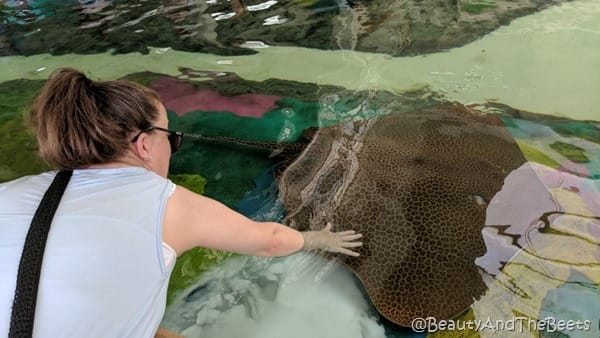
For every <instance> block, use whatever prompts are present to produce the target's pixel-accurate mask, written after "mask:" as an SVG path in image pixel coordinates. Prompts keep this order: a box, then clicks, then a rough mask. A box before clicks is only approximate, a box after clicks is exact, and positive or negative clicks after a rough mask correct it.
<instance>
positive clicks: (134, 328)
mask: <svg viewBox="0 0 600 338" xmlns="http://www.w3.org/2000/svg"><path fill="white" fill-rule="evenodd" d="M55 174H56V172H47V173H43V174H40V175H36V176H27V177H23V178H20V179H17V180H14V181H11V182H7V183H4V184H0V337H6V336H7V335H8V330H9V324H10V315H11V307H12V302H13V297H14V292H15V284H16V276H17V269H18V265H19V259H20V257H21V252H22V250H23V243H24V240H25V236H26V234H27V230H28V229H29V226H30V224H31V219H32V218H33V214H34V213H35V210H36V209H37V207H38V204H39V203H40V201H41V198H42V195H43V194H44V192H45V191H46V189H47V188H48V186H49V185H50V183H51V182H52V180H53V179H54V176H55ZM174 188H175V185H174V184H173V183H172V182H171V181H170V180H168V179H165V178H163V177H160V176H159V175H157V174H155V173H153V172H151V171H149V170H146V169H145V168H141V167H127V168H115V169H86V170H75V171H74V172H73V176H72V178H71V181H70V182H69V185H68V186H67V189H66V191H65V194H64V196H63V198H62V200H61V202H60V205H59V207H58V210H57V211H56V215H55V217H54V220H53V222H52V227H51V229H50V233H49V235H48V242H47V244H46V250H45V253H44V261H43V265H42V271H41V279H40V285H39V290H38V299H37V309H36V317H35V326H34V337H52V338H55V337H102V338H107V337H153V336H154V333H155V332H156V329H157V327H158V325H159V323H160V320H161V318H162V316H163V313H164V309H165V304H166V292H167V285H168V282H169V276H170V274H171V271H172V269H173V266H174V263H175V252H174V251H173V250H172V249H170V248H169V247H168V246H166V245H164V244H163V243H162V223H163V217H164V212H165V205H166V202H167V199H168V198H169V196H170V194H171V193H172V192H173V190H174Z"/></svg>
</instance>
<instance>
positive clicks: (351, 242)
mask: <svg viewBox="0 0 600 338" xmlns="http://www.w3.org/2000/svg"><path fill="white" fill-rule="evenodd" d="M331 227H332V225H331V223H327V226H326V227H325V228H324V229H323V230H319V231H303V232H301V234H302V237H304V246H303V247H302V249H304V250H318V249H321V250H325V251H329V252H339V253H342V254H344V255H348V256H352V257H357V256H358V252H354V251H352V250H349V249H347V248H357V247H360V246H361V245H362V242H357V241H356V240H357V239H359V238H361V237H362V234H357V233H356V231H354V230H347V231H341V232H332V231H331Z"/></svg>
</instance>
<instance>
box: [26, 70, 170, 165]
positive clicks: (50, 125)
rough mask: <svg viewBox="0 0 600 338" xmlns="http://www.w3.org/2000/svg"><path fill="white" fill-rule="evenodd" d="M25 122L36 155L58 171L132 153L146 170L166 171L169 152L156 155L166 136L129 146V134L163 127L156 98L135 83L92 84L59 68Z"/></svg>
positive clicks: (163, 113) (147, 136) (164, 119)
mask: <svg viewBox="0 0 600 338" xmlns="http://www.w3.org/2000/svg"><path fill="white" fill-rule="evenodd" d="M29 121H30V123H31V125H32V126H33V128H34V129H35V131H36V134H37V139H38V147H39V152H40V156H41V157H42V159H44V160H45V161H47V162H48V163H50V164H52V165H54V166H56V167H58V168H60V169H77V168H86V167H89V166H91V165H96V164H104V163H110V162H112V161H116V160H119V159H120V158H122V157H123V156H125V155H126V154H128V151H133V153H134V154H135V155H136V156H137V157H138V158H139V159H141V160H144V161H145V163H146V166H147V167H152V165H149V164H148V162H150V163H152V161H154V162H156V163H153V165H154V166H159V167H160V168H158V167H157V168H154V167H152V168H150V169H152V170H154V171H156V172H158V173H160V174H163V176H165V175H166V170H168V159H169V157H170V152H169V151H168V148H167V153H168V154H167V155H166V156H164V154H162V153H158V151H159V150H164V149H163V148H164V141H165V140H166V137H165V135H158V132H156V133H154V132H152V133H148V134H143V135H140V136H139V137H138V138H137V139H136V142H132V135H136V134H138V133H139V132H140V131H143V130H147V129H148V128H150V127H151V126H158V127H163V128H166V127H167V126H166V125H167V124H168V120H167V116H166V111H165V110H164V107H163V106H162V104H161V103H160V99H159V96H158V94H157V93H156V92H155V91H153V90H152V89H149V88H146V87H144V86H142V85H139V84H136V83H134V82H130V81H123V80H117V81H92V80H90V79H88V78H87V77H86V76H85V75H84V74H83V73H81V72H79V71H77V70H75V69H70V68H62V69H59V70H57V71H55V72H54V73H53V74H52V75H51V77H50V78H49V79H48V81H47V82H46V84H45V85H44V87H43V88H42V90H41V92H40V94H39V95H38V96H37V98H36V99H35V101H34V103H33V105H32V107H31V110H30V114H29ZM151 134H152V135H151ZM154 134H157V135H154ZM151 136H152V137H151ZM160 136H162V138H160ZM161 140H162V141H161ZM158 141H160V142H158ZM167 147H168V141H167ZM165 157H166V168H164V166H165V163H164V162H165V160H164V158H165ZM158 162H160V163H158ZM155 169H156V170H155ZM163 172H164V173H163Z"/></svg>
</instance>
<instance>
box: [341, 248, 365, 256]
mask: <svg viewBox="0 0 600 338" xmlns="http://www.w3.org/2000/svg"><path fill="white" fill-rule="evenodd" d="M337 252H339V253H341V254H344V255H348V256H352V257H358V256H360V255H359V253H358V252H354V251H352V250H348V249H344V248H337Z"/></svg>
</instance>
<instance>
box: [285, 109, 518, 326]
mask: <svg viewBox="0 0 600 338" xmlns="http://www.w3.org/2000/svg"><path fill="white" fill-rule="evenodd" d="M524 162H525V158H524V157H523V155H522V153H521V151H520V150H519V148H518V146H517V144H516V143H515V141H514V139H513V138H512V136H511V135H510V134H509V133H508V131H507V130H506V128H505V127H504V125H503V124H502V121H501V120H500V119H499V118H498V117H497V116H494V115H485V114H480V113H478V112H474V111H471V110H469V109H468V108H466V107H464V106H462V105H458V104H455V105H448V106H442V107H437V108H433V109H427V110H419V111H412V112H406V113H395V114H391V115H388V116H385V117H381V118H378V119H371V120H361V121H351V122H346V123H342V124H338V125H335V126H332V127H327V128H322V129H320V130H319V131H317V132H316V134H315V137H314V138H313V139H312V141H311V143H310V144H309V145H308V146H307V147H306V149H305V150H304V152H302V154H301V155H300V156H299V157H298V158H297V159H296V160H295V161H294V162H293V163H292V164H291V165H290V166H289V167H288V168H287V169H286V170H285V172H284V173H283V176H282V177H281V178H280V180H279V187H280V193H281V198H282V200H283V202H284V204H285V206H286V209H287V210H288V216H287V221H288V224H289V225H290V226H292V227H294V228H297V229H299V230H308V229H313V230H314V229H321V228H323V227H324V226H325V225H326V223H327V222H328V221H330V222H332V223H333V224H334V229H335V230H337V231H341V230H347V229H354V230H356V231H358V232H361V233H363V234H364V239H363V247H361V248H360V249H359V252H360V254H361V255H360V256H359V257H356V258H349V257H339V259H340V260H341V262H342V264H344V265H345V266H347V267H348V268H349V269H350V270H351V271H353V272H354V273H355V275H356V276H357V277H358V278H359V279H360V281H361V282H362V283H363V285H364V287H365V289H366V291H367V293H368V295H369V297H370V298H371V301H372V302H373V304H374V305H375V307H376V308H377V310H378V311H379V312H380V313H381V315H383V316H384V317H386V318H387V319H388V320H390V321H391V322H393V323H396V324H398V325H401V326H407V327H408V326H410V325H411V321H412V320H413V319H414V318H417V317H428V316H433V317H436V318H438V319H448V318H452V317H454V316H456V315H459V314H460V313H461V312H463V311H464V310H466V309H467V308H468V307H469V306H470V305H471V304H472V303H473V301H474V299H477V298H478V297H479V296H480V295H481V294H482V293H483V292H484V291H485V289H486V286H485V284H484V282H483V279H482V277H481V275H480V272H479V269H478V267H477V266H476V265H475V259H476V258H477V257H480V256H483V255H484V254H485V252H486V246H485V243H484V241H483V237H482V234H481V229H482V227H483V226H484V224H485V211H486V205H487V202H489V201H490V200H491V199H492V197H493V196H494V194H496V193H497V192H498V191H500V189H501V188H502V185H503V181H504V178H505V177H506V176H507V175H508V174H509V173H510V172H511V171H512V170H514V169H516V168H518V167H520V166H521V165H522V164H523V163H524Z"/></svg>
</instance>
